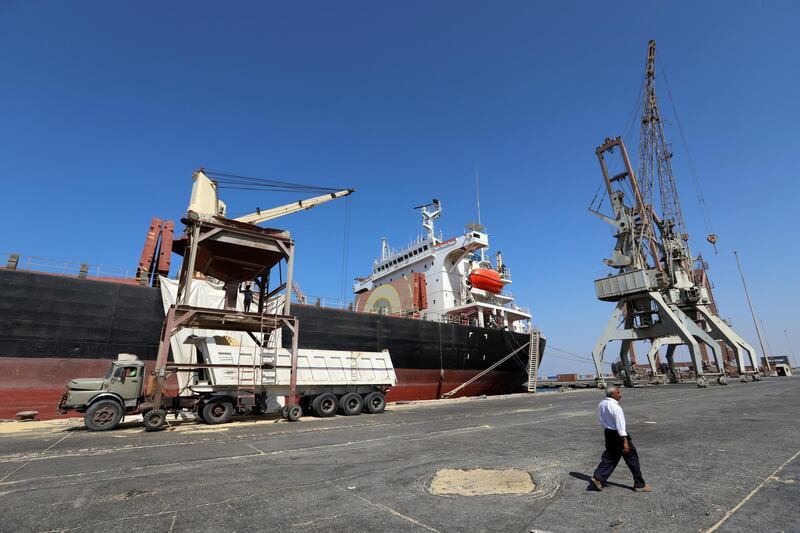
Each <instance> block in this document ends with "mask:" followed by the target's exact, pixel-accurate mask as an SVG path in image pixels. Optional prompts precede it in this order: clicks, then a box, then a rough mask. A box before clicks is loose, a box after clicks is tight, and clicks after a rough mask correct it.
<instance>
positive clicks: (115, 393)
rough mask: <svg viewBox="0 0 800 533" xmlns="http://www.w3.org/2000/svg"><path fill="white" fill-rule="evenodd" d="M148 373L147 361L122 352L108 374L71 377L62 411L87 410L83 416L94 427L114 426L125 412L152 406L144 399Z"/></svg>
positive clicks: (62, 399)
mask: <svg viewBox="0 0 800 533" xmlns="http://www.w3.org/2000/svg"><path fill="white" fill-rule="evenodd" d="M144 374H145V365H144V363H143V362H142V361H140V360H139V359H138V358H137V357H136V356H135V355H131V354H119V356H118V358H117V360H116V361H114V362H113V363H112V364H111V366H110V367H109V369H108V372H106V375H105V376H104V377H102V378H76V379H71V380H70V381H69V383H68V384H67V391H66V392H65V393H64V394H63V395H62V396H61V400H60V401H59V402H58V414H60V415H63V414H65V413H67V412H68V411H77V412H79V413H85V414H84V417H83V420H84V422H85V423H86V427H87V428H89V429H91V430H92V431H105V430H108V429H114V428H115V427H117V424H119V422H120V421H121V420H122V417H124V416H125V415H128V414H137V413H142V412H144V411H146V410H149V409H152V405H148V404H145V403H144V402H143V401H142V400H143V395H142V387H143V384H144ZM148 408H149V409H148Z"/></svg>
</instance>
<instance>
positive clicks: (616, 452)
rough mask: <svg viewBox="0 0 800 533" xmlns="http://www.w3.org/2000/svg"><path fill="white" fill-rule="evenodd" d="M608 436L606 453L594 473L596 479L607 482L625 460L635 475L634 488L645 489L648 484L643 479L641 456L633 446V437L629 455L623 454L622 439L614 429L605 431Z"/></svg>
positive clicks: (629, 438)
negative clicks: (618, 465)
mask: <svg viewBox="0 0 800 533" xmlns="http://www.w3.org/2000/svg"><path fill="white" fill-rule="evenodd" d="M605 436H606V451H604V452H603V457H602V458H601V459H600V464H599V465H597V468H596V469H595V471H594V477H595V479H599V480H600V481H606V480H607V479H608V478H609V477H611V474H612V473H613V472H614V469H615V468H616V467H617V464H618V463H619V460H620V458H622V459H624V460H625V464H626V465H628V468H629V469H630V471H631V474H633V486H634V487H644V486H645V485H646V483H645V482H644V478H643V477H642V469H641V468H640V467H639V454H638V453H636V447H635V446H634V445H633V440H631V436H630V435H628V446H629V447H630V452H628V453H627V454H623V453H622V437H620V436H619V433H617V432H616V430H613V429H606V430H605Z"/></svg>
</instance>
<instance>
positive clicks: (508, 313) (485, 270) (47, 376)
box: [0, 200, 545, 419]
mask: <svg viewBox="0 0 800 533" xmlns="http://www.w3.org/2000/svg"><path fill="white" fill-rule="evenodd" d="M419 209H420V212H421V214H422V226H423V231H422V233H421V235H420V236H419V237H418V238H417V240H415V241H414V242H412V243H411V244H410V245H408V246H405V247H403V248H402V249H398V250H394V249H392V248H390V246H389V245H388V243H387V242H386V240H385V239H384V240H383V242H382V243H381V252H380V256H379V258H378V259H376V260H375V261H374V262H373V265H372V269H371V272H370V273H369V275H368V276H366V277H361V278H357V279H356V280H355V285H354V286H353V291H354V301H353V302H352V303H351V304H350V305H349V306H347V308H340V307H337V308H331V307H325V306H324V305H322V303H321V302H319V301H316V302H310V301H309V299H307V298H306V297H305V296H304V295H303V294H302V292H301V291H300V290H299V287H295V291H294V298H295V299H296V300H297V303H296V305H293V307H292V312H293V314H294V315H296V316H297V317H298V318H299V319H300V323H301V333H300V336H299V342H300V348H308V349H328V350H353V351H380V350H384V349H387V350H389V352H390V353H391V356H392V360H393V362H394V366H395V369H396V372H397V378H398V385H397V386H396V387H395V388H393V389H392V390H391V392H390V393H389V396H388V398H387V399H388V400H390V401H398V400H420V399H434V398H440V397H442V395H443V394H445V393H447V392H449V391H451V390H453V389H454V388H456V387H458V386H459V385H462V384H463V383H465V382H466V381H468V380H470V379H472V378H474V377H475V376H477V375H478V374H481V373H483V372H485V371H486V370H487V369H488V368H489V367H490V366H492V365H494V364H496V363H498V362H499V361H501V360H502V359H504V358H506V360H505V361H503V362H502V363H501V364H500V365H498V366H497V367H496V368H494V369H492V370H491V371H489V372H485V373H484V374H483V375H481V376H480V377H479V378H478V379H476V380H475V381H474V382H472V383H470V384H469V385H468V386H466V387H465V388H463V389H462V390H460V392H459V393H458V394H459V395H481V394H505V393H513V392H522V391H523V390H524V388H523V387H524V385H525V384H526V381H527V379H528V351H527V350H524V349H523V350H519V351H518V353H516V354H515V355H513V356H511V357H508V356H509V354H510V353H511V352H513V351H515V350H517V349H518V348H519V347H520V346H522V345H524V344H525V343H527V342H528V340H529V339H530V332H531V328H532V324H531V314H530V311H529V310H527V309H524V308H522V307H520V306H518V305H516V303H515V301H514V298H513V296H512V295H510V294H509V293H508V291H507V290H506V287H507V286H508V285H509V284H510V283H511V274H510V270H509V268H508V266H507V265H505V264H504V263H503V260H502V256H501V254H500V253H499V252H498V253H497V254H496V255H495V262H494V263H493V262H492V261H491V260H490V259H488V258H487V255H486V251H487V249H488V248H489V236H488V234H487V233H486V231H485V228H484V227H483V226H481V225H478V224H470V225H468V226H467V227H466V228H465V231H464V233H463V234H462V235H460V236H456V237H452V238H448V239H443V238H442V237H441V234H438V235H437V233H436V231H435V227H434V223H435V220H436V219H438V218H439V217H440V216H441V212H442V205H441V203H440V202H439V201H438V200H434V201H433V202H432V203H431V204H428V205H425V206H420V207H419ZM154 226H157V227H158V228H160V230H162V231H164V235H163V236H162V237H161V245H162V250H163V246H168V247H169V249H168V252H169V251H171V250H172V249H173V248H174V246H177V243H178V240H176V241H175V242H174V243H173V240H172V235H171V229H172V223H169V224H160V225H158V224H155V222H154ZM152 229H153V228H151V232H150V234H149V235H148V241H146V246H145V250H147V249H148V248H147V246H148V244H147V243H148V242H149V243H150V244H152V242H151V241H153V238H152V237H153V231H152ZM166 230H169V231H166ZM150 248H151V252H152V251H153V250H152V246H150ZM144 255H145V254H143V256H144ZM165 255H166V256H167V261H166V262H165V261H163V259H164V257H165ZM156 256H160V258H161V260H162V261H161V262H160V264H161V266H163V264H164V263H166V264H167V265H168V256H169V253H166V254H165V253H163V252H162V253H160V254H156ZM167 268H168V267H167ZM148 270H149V271H150V272H151V273H153V272H155V271H156V270H157V269H156V268H155V267H153V268H150V269H148ZM141 273H142V268H141V263H140V269H139V275H137V277H138V278H139V279H136V278H129V279H122V278H113V277H102V276H92V275H91V272H90V269H88V268H86V267H85V266H84V268H81V269H79V271H78V273H77V275H70V274H66V273H48V272H43V271H38V270H36V269H35V268H33V267H31V266H30V265H26V264H25V261H20V258H19V257H18V256H16V255H11V256H9V259H8V263H7V265H6V267H5V268H0V294H2V295H3V297H2V299H0V338H2V342H0V375H2V376H3V379H2V380H0V419H8V418H13V417H14V415H15V413H17V412H19V411H22V410H36V411H39V413H40V417H41V418H50V417H52V416H55V408H54V405H55V403H56V401H57V400H58V397H59V396H60V394H61V392H62V391H63V388H64V384H65V383H66V381H67V380H69V379H70V378H73V377H78V376H96V375H102V374H103V373H104V372H105V371H106V369H107V367H108V361H109V360H111V359H115V358H116V357H117V354H119V353H132V354H136V355H137V356H138V357H139V358H140V359H143V360H144V361H146V362H149V364H150V366H152V363H153V362H154V360H155V357H156V352H157V348H158V342H159V337H160V332H161V324H162V321H163V319H164V307H163V305H162V296H161V291H160V289H159V288H158V287H153V286H149V285H148V284H147V283H146V282H145V281H143V277H142V276H141ZM151 279H152V278H151ZM155 279H157V278H155ZM284 338H288V336H285V337H284ZM538 345H539V355H540V357H541V354H542V353H543V352H544V346H545V340H544V339H543V338H542V339H541V340H540V341H539V343H538Z"/></svg>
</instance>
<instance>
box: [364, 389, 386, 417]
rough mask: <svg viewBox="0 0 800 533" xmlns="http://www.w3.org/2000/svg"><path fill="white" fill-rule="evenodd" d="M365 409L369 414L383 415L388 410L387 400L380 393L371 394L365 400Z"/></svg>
mask: <svg viewBox="0 0 800 533" xmlns="http://www.w3.org/2000/svg"><path fill="white" fill-rule="evenodd" d="M364 407H365V408H366V410H367V412H368V413H372V414H377V413H382V412H383V410H384V409H386V398H385V397H384V396H383V394H381V393H380V392H378V391H374V392H370V393H369V394H367V397H366V398H364Z"/></svg>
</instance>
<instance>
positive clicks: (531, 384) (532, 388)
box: [528, 329, 539, 392]
mask: <svg viewBox="0 0 800 533" xmlns="http://www.w3.org/2000/svg"><path fill="white" fill-rule="evenodd" d="M538 377H539V330H538V329H532V330H531V339H530V341H529V342H528V392H536V382H537V380H538Z"/></svg>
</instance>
